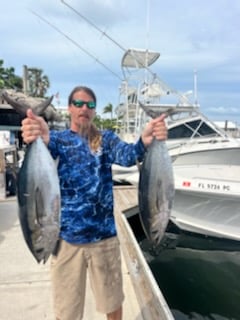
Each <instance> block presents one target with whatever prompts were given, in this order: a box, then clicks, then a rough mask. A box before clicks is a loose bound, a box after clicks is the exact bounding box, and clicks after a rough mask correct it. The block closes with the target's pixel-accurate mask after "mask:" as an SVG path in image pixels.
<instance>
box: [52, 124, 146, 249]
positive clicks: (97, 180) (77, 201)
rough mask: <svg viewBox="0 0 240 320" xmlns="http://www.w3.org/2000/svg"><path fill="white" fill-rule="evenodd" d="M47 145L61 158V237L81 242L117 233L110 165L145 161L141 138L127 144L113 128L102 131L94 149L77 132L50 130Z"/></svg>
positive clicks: (101, 238) (127, 164) (75, 242)
mask: <svg viewBox="0 0 240 320" xmlns="http://www.w3.org/2000/svg"><path fill="white" fill-rule="evenodd" d="M48 148H49V150H50V152H51V154H52V156H53V158H54V159H56V158H58V161H59V162H58V174H59V180H60V189H61V231H60V237H61V238H62V239H64V240H66V241H67V242H70V243H74V244H81V243H90V242H97V241H100V240H103V239H106V238H110V237H113V236H115V235H116V226H115V222H114V215H113V182H112V170H111V166H112V164H113V163H115V164H119V165H121V166H132V165H134V164H136V160H139V161H142V160H143V156H144V153H145V148H144V145H143V143H142V141H141V139H139V140H138V142H137V143H135V144H128V143H126V142H124V141H122V140H120V138H119V137H118V136H117V135H116V134H114V133H113V132H112V131H109V130H106V131H102V143H101V147H100V148H99V150H98V151H97V152H93V151H91V150H90V148H89V145H88V142H87V141H86V140H85V139H84V138H82V137H81V136H80V135H79V134H78V133H76V132H73V131H71V130H64V131H51V132H50V142H49V145H48Z"/></svg>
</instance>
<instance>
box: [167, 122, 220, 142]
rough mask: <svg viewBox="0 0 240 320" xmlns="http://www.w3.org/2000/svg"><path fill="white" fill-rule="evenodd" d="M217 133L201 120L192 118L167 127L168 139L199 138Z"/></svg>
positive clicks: (216, 134)
mask: <svg viewBox="0 0 240 320" xmlns="http://www.w3.org/2000/svg"><path fill="white" fill-rule="evenodd" d="M218 135H219V134H218V133H217V132H216V131H215V130H214V129H213V128H211V127H210V126H208V125H207V124H206V123H205V122H202V120H200V119H198V120H193V121H188V122H185V123H182V124H180V125H178V126H176V127H173V128H169V131H168V139H181V138H191V137H194V138H200V137H203V136H218Z"/></svg>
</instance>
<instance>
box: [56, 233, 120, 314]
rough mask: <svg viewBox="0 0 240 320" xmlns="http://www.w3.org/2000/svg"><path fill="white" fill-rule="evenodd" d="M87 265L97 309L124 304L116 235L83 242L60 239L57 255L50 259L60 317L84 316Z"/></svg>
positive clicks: (57, 309) (108, 309) (105, 309)
mask: <svg viewBox="0 0 240 320" xmlns="http://www.w3.org/2000/svg"><path fill="white" fill-rule="evenodd" d="M87 269H88V272H89V273H88V274H89V280H90V284H91V288H92V291H93V294H94V297H95V301H96V309H97V311H99V312H102V313H105V314H107V313H110V312H113V311H115V310H117V309H118V308H119V307H120V306H121V305H122V303H123V299H124V295H123V289H122V270H121V253H120V247H119V240H118V239H117V237H113V238H109V239H106V240H102V241H100V242H97V243H91V244H83V245H73V244H69V243H67V242H66V241H64V240H61V241H60V244H59V250H58V253H57V256H53V257H52V260H51V276H52V285H53V299H54V308H55V315H56V317H57V318H58V319H60V320H80V319H82V317H83V311H84V303H85V290H86V275H87V274H86V272H87Z"/></svg>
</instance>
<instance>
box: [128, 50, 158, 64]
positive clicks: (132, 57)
mask: <svg viewBox="0 0 240 320" xmlns="http://www.w3.org/2000/svg"><path fill="white" fill-rule="evenodd" d="M159 57H160V53H159V52H154V51H149V50H146V49H128V50H127V51H126V52H125V53H124V55H123V57H122V67H126V68H146V67H149V66H151V65H152V64H153V63H154V62H155V61H156V60H157V59H158V58H159Z"/></svg>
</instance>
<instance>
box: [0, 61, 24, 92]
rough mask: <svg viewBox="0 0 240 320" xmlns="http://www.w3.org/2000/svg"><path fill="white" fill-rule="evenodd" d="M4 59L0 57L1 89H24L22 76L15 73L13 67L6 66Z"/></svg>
mask: <svg viewBox="0 0 240 320" xmlns="http://www.w3.org/2000/svg"><path fill="white" fill-rule="evenodd" d="M3 65H4V61H3V60H2V59H0V89H15V90H22V88H23V81H22V78H21V77H19V76H17V75H16V74H15V69H14V68H13V67H10V68H5V67H4V66H3Z"/></svg>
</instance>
